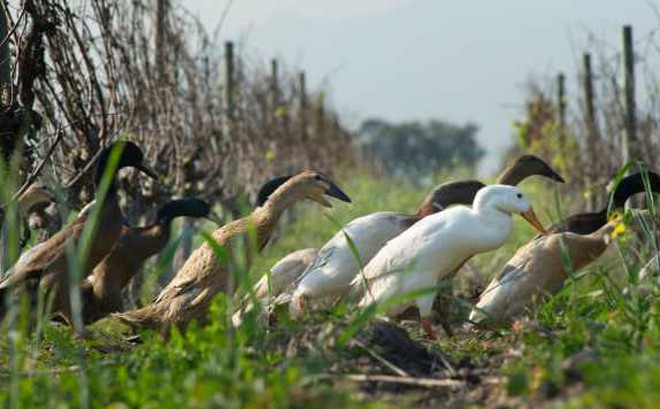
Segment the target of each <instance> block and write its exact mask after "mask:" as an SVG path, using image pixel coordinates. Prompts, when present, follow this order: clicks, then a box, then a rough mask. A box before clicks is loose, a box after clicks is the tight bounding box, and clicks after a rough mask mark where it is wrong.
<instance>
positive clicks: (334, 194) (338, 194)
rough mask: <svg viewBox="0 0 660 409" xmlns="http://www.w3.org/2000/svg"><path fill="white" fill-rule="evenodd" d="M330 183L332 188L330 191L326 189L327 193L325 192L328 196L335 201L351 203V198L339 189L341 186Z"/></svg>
mask: <svg viewBox="0 0 660 409" xmlns="http://www.w3.org/2000/svg"><path fill="white" fill-rule="evenodd" d="M329 183H330V187H329V188H328V189H326V191H325V192H324V193H325V194H326V195H328V196H332V197H334V198H335V199H339V200H341V201H342V202H346V203H351V198H350V197H348V195H347V194H346V193H344V192H343V191H342V190H341V189H340V188H339V186H337V185H335V184H334V183H332V182H329Z"/></svg>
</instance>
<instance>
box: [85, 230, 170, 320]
mask: <svg viewBox="0 0 660 409" xmlns="http://www.w3.org/2000/svg"><path fill="white" fill-rule="evenodd" d="M169 239H170V226H169V223H168V224H167V225H163V224H160V223H154V224H152V225H149V226H145V227H136V228H130V227H127V226H124V227H123V229H122V232H121V236H120V237H119V240H118V241H117V244H116V246H115V247H114V248H113V249H112V251H111V252H110V254H108V255H107V256H106V257H105V258H104V259H103V260H102V261H101V262H100V263H99V264H98V265H97V266H96V267H95V268H94V271H93V273H92V275H91V276H89V277H87V279H86V280H85V281H84V282H83V284H82V285H81V293H82V300H83V322H84V323H85V324H90V323H92V322H94V321H97V320H99V319H101V318H103V317H104V316H106V315H108V314H110V313H113V312H118V311H121V306H122V298H121V292H122V290H123V288H124V287H125V286H126V285H127V284H128V282H129V281H130V280H131V278H133V276H134V275H135V273H137V272H138V271H139V270H140V268H141V267H142V264H143V263H144V262H145V261H146V260H147V259H148V258H150V257H151V256H153V255H155V254H158V253H159V252H160V251H161V250H162V249H163V248H165V246H166V245H167V242H168V241H169Z"/></svg>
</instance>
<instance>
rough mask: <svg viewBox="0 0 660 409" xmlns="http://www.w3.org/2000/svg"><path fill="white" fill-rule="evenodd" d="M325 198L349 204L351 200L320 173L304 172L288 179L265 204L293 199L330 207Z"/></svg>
mask: <svg viewBox="0 0 660 409" xmlns="http://www.w3.org/2000/svg"><path fill="white" fill-rule="evenodd" d="M327 196H330V197H334V198H335V199H339V200H341V201H342V202H348V203H350V202H351V199H350V198H349V197H348V195H347V194H346V193H344V192H343V191H342V190H341V189H340V188H339V186H337V185H336V184H335V183H334V182H333V181H331V180H330V179H329V178H328V177H327V176H325V175H323V174H322V173H320V172H315V171H305V172H302V173H299V174H297V175H295V176H291V177H289V178H288V179H287V180H286V181H285V182H283V183H282V184H281V185H280V186H279V187H278V188H277V189H275V191H274V192H273V193H272V194H271V195H270V196H269V198H268V199H267V200H266V202H270V201H272V200H275V198H277V199H279V198H281V197H290V198H294V199H303V198H304V199H309V200H313V201H315V202H317V203H319V204H321V205H322V206H325V207H332V204H331V203H330V202H329V201H328V199H327Z"/></svg>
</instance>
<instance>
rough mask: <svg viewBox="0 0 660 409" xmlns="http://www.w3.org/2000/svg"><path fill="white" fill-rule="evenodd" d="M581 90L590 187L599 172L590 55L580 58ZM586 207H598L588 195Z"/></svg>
mask: <svg viewBox="0 0 660 409" xmlns="http://www.w3.org/2000/svg"><path fill="white" fill-rule="evenodd" d="M582 67H583V73H582V90H583V92H584V115H585V127H586V133H587V156H588V158H589V161H590V162H591V163H592V164H594V167H593V168H588V169H587V172H586V176H587V185H588V186H589V187H592V186H593V185H594V183H595V182H596V176H595V175H597V174H598V171H599V167H598V163H599V162H600V160H599V157H598V153H597V152H596V148H597V146H598V128H597V125H596V110H595V109H594V87H593V76H592V72H591V54H589V53H584V55H583V56H582ZM587 205H588V208H589V210H590V211H593V210H594V209H595V207H596V205H598V203H596V196H595V195H589V199H588V200H587Z"/></svg>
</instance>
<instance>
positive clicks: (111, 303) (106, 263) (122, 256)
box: [65, 198, 219, 325]
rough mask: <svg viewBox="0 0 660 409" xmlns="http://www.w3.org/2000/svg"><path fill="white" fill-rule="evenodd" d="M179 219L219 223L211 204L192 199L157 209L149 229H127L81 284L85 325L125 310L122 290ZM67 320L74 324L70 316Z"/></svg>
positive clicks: (166, 238)
mask: <svg viewBox="0 0 660 409" xmlns="http://www.w3.org/2000/svg"><path fill="white" fill-rule="evenodd" d="M177 217H204V218H207V219H209V220H212V221H214V222H216V223H218V222H219V219H218V218H217V217H216V216H215V215H213V214H212V212H211V206H210V205H209V204H208V203H206V202H205V201H204V200H201V199H197V198H189V199H180V200H172V201H170V202H168V203H166V204H165V205H163V206H162V207H161V208H160V209H158V213H157V215H156V221H155V222H153V223H152V224H150V225H148V226H144V227H128V226H124V227H123V228H122V232H121V236H120V237H119V240H118V241H117V244H116V245H115V247H114V248H113V249H112V251H111V252H110V254H108V255H107V256H106V257H105V258H104V259H103V260H102V261H101V262H100V263H99V264H98V265H97V266H96V267H95V268H94V271H93V273H92V275H90V276H88V277H87V278H86V279H85V281H84V282H83V283H82V285H81V294H82V302H83V323H84V324H85V325H88V324H91V323H93V322H95V321H97V320H99V319H101V318H103V317H105V316H106V315H108V314H110V313H113V312H119V311H121V310H122V297H121V293H122V290H123V289H124V287H126V285H127V284H128V282H129V281H130V280H131V278H133V276H134V275H135V273H137V272H138V271H139V270H140V268H141V267H142V264H143V263H144V262H145V261H146V260H147V259H149V258H150V257H151V256H153V255H155V254H158V253H160V252H161V250H163V249H164V248H165V246H166V245H167V243H168V242H169V240H170V234H171V230H172V221H173V220H174V219H175V218H177ZM65 318H66V319H67V321H71V318H70V317H65Z"/></svg>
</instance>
